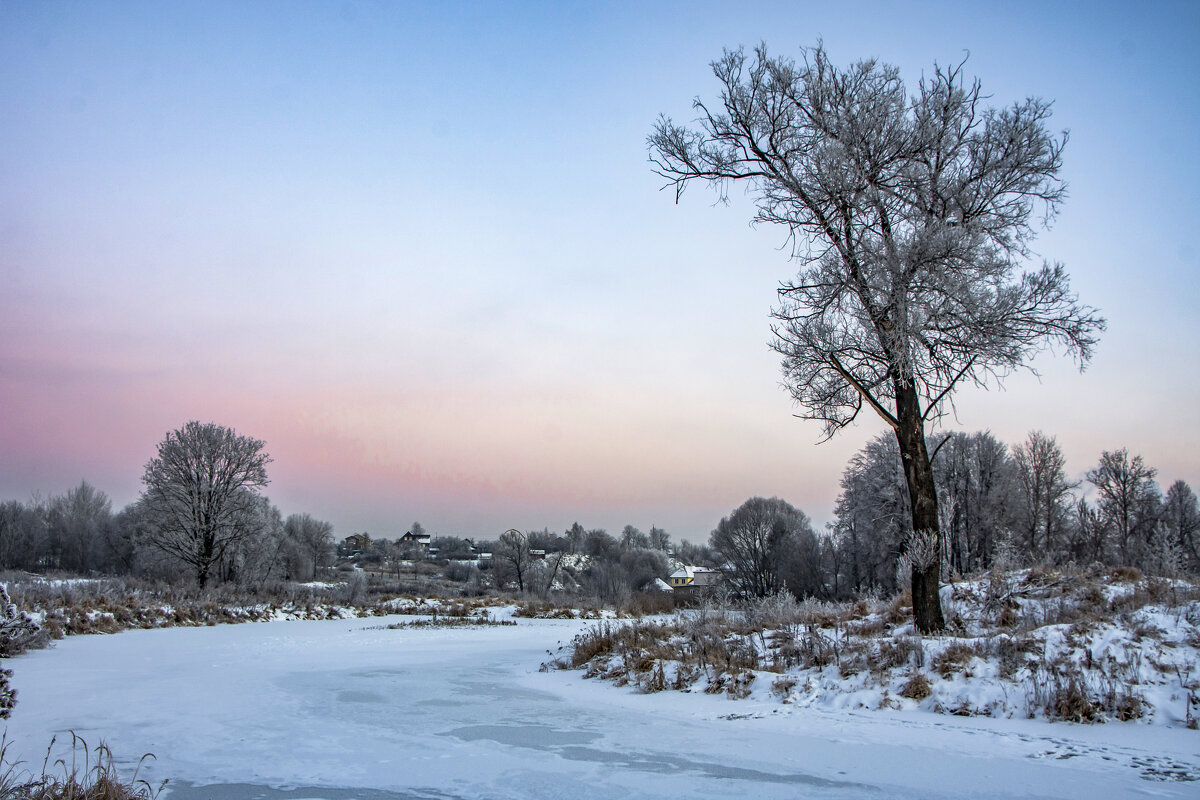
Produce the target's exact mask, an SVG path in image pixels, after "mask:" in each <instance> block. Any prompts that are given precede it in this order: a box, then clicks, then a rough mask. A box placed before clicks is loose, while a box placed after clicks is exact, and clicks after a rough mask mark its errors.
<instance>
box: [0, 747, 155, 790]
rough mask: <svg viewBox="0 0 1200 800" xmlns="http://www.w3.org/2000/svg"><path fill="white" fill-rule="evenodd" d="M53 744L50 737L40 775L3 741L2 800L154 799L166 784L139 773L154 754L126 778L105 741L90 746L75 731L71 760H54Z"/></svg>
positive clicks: (0, 764)
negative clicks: (10, 755)
mask: <svg viewBox="0 0 1200 800" xmlns="http://www.w3.org/2000/svg"><path fill="white" fill-rule="evenodd" d="M54 744H55V740H51V742H50V746H49V747H48V748H47V749H46V758H45V760H44V761H43V762H42V770H41V773H40V774H37V775H35V774H33V773H32V772H30V771H28V770H25V769H22V768H21V764H20V763H19V762H17V763H14V762H11V761H9V760H8V758H7V751H8V746H9V743H8V742H7V741H5V742H4V743H3V744H2V745H0V800H154V799H155V798H157V797H158V795H159V794H160V793H161V792H162V790H163V788H164V787H165V786H166V781H163V782H162V784H160V785H159V786H158V787H157V788H156V787H153V786H151V785H150V783H149V782H147V781H146V780H145V779H142V778H139V777H138V774H139V773H140V771H141V767H142V765H143V763H144V762H145V761H146V760H147V759H149V758H153V756H152V755H149V754H147V755H144V756H142V758H141V759H140V760H139V761H138V764H137V767H136V768H135V769H134V772H133V775H132V776H130V778H129V779H128V780H123V779H122V778H121V777H120V775H119V774H118V773H117V768H116V765H115V764H114V763H113V756H112V751H110V750H109V749H108V746H107V745H105V744H104V743H103V742H101V743H100V744H98V745H96V747H95V748H91V749H89V748H88V745H87V742H85V741H84V740H83V739H82V738H80V737H78V736H76V735H75V734H74V733H72V734H71V753H70V756H69V758H70V763H68V761H67V758H66V757H64V758H59V759H56V760H55V761H54V762H53V763H51V761H50V758H51V754H52V752H53V749H54Z"/></svg>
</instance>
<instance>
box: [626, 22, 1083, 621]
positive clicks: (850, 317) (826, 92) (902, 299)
mask: <svg viewBox="0 0 1200 800" xmlns="http://www.w3.org/2000/svg"><path fill="white" fill-rule="evenodd" d="M712 68H713V72H714V74H715V75H716V77H717V80H718V81H719V82H720V85H721V95H720V101H719V104H717V105H709V104H706V103H705V102H703V101H701V100H699V99H697V100H696V101H695V103H694V107H695V108H696V110H697V111H698V112H699V118H698V119H697V120H696V122H695V124H694V125H692V126H681V125H676V124H675V123H674V122H672V121H671V120H670V119H669V118H667V117H663V118H660V120H659V122H658V124H657V125H656V126H655V129H654V131H653V133H652V134H651V136H650V138H649V145H650V154H651V155H650V158H651V160H652V162H653V163H654V164H655V165H656V167H657V172H658V174H660V175H662V176H663V177H665V178H666V179H667V180H668V181H670V184H669V185H672V186H674V188H675V190H676V197H677V198H678V195H679V193H681V192H682V191H683V190H684V188H685V187H686V186H687V185H688V184H690V183H692V182H694V181H700V182H701V183H709V184H712V185H714V186H715V187H716V188H717V190H718V192H719V196H720V197H721V198H722V199H724V198H725V197H726V192H727V191H728V187H729V186H730V185H731V184H733V183H737V182H741V183H744V184H747V185H748V186H749V187H750V188H752V190H753V191H754V192H755V193H756V195H757V206H758V213H757V215H756V220H757V221H760V222H769V223H776V224H780V225H783V226H785V227H786V228H787V229H788V231H789V235H790V237H791V241H792V242H793V243H794V251H793V252H794V255H795V256H796V257H797V258H798V259H799V260H800V261H801V264H802V267H801V269H800V272H799V274H798V276H797V277H796V279H795V280H794V281H793V282H791V283H787V284H785V285H784V286H783V287H782V288H781V290H780V297H781V305H780V307H779V308H777V309H776V310H775V311H774V317H775V319H776V324H775V325H774V333H775V338H774V340H773V347H774V349H775V350H777V351H778V352H779V354H780V355H781V356H782V357H783V372H784V376H785V380H786V383H787V386H788V387H789V389H790V391H791V394H792V397H793V398H794V400H795V401H796V402H797V404H799V405H800V406H801V407H803V409H804V412H803V414H802V416H804V417H805V418H809V419H815V420H819V421H820V422H822V423H823V425H824V432H825V436H826V437H829V436H832V435H833V434H834V433H836V432H837V431H838V430H839V429H841V428H843V427H845V426H846V425H849V424H850V423H851V422H853V421H854V420H855V419H856V418H857V417H858V415H859V412H860V411H861V410H862V409H863V408H864V407H866V408H870V409H871V410H872V411H873V412H874V413H876V414H877V415H878V416H879V417H880V418H881V419H883V420H884V421H885V422H886V423H887V424H888V426H890V427H891V429H892V430H893V431H894V432H895V436H896V440H897V442H898V443H899V446H900V453H901V457H902V459H903V463H904V474H905V478H906V481H907V484H908V491H909V495H910V498H911V501H912V503H911V506H912V508H911V512H912V521H913V531H914V534H913V536H912V537H911V538H910V540H909V542H908V543H907V548H906V553H905V557H906V560H907V561H908V562H909V563H911V566H912V569H911V575H912V590H913V611H914V618H915V622H916V625H917V627H918V628H919V629H920V630H922V631H934V630H938V629H940V628H942V627H943V625H944V622H943V618H942V612H941V606H940V603H939V600H938V582H939V570H938V560H937V554H938V552H939V549H940V539H939V529H938V508H937V494H936V491H935V486H934V478H933V470H932V468H931V466H930V458H929V453H928V451H927V449H926V444H925V428H926V425H927V424H928V423H930V422H931V421H932V420H935V419H936V418H937V417H938V416H939V415H940V414H942V413H944V411H945V410H946V407H947V404H948V403H949V402H950V397H951V393H952V392H953V391H954V389H955V388H956V387H957V386H959V385H960V384H962V383H963V382H974V383H980V384H982V383H987V382H988V381H990V380H992V379H995V380H997V381H999V380H1001V379H1003V377H1005V376H1006V375H1007V374H1009V373H1011V372H1012V371H1013V370H1015V369H1017V368H1019V367H1021V366H1024V365H1027V364H1028V363H1029V361H1030V359H1031V357H1032V356H1033V355H1034V354H1035V353H1036V352H1038V351H1039V350H1042V349H1044V348H1045V347H1046V346H1048V345H1055V344H1057V345H1060V346H1062V347H1063V348H1065V349H1066V350H1068V351H1071V352H1072V353H1073V354H1074V355H1076V356H1077V357H1078V359H1079V360H1080V363H1081V365H1082V364H1083V363H1085V362H1086V361H1087V360H1088V358H1089V357H1090V355H1091V352H1092V347H1093V345H1094V344H1095V342H1096V339H1097V336H1098V334H1099V332H1100V331H1101V330H1102V329H1103V327H1104V323H1103V320H1102V319H1101V318H1100V317H1098V316H1097V315H1096V313H1095V311H1094V309H1091V308H1089V307H1087V306H1083V305H1080V304H1079V303H1078V302H1077V301H1076V299H1075V296H1074V295H1073V294H1072V293H1071V292H1070V289H1069V286H1068V279H1067V275H1066V272H1065V271H1064V269H1063V267H1062V266H1061V265H1059V264H1054V265H1050V264H1045V265H1043V266H1042V267H1041V268H1040V269H1035V270H1033V271H1031V272H1022V271H1020V267H1021V265H1022V264H1023V263H1024V262H1025V261H1026V259H1027V258H1028V256H1029V243H1030V241H1031V239H1032V237H1033V235H1034V227H1033V224H1032V223H1031V220H1034V213H1035V211H1039V210H1040V211H1041V212H1042V214H1043V218H1044V219H1047V220H1048V219H1049V218H1050V217H1052V216H1053V215H1054V214H1055V212H1056V210H1057V208H1058V206H1059V204H1060V202H1061V201H1062V200H1063V199H1064V197H1065V186H1064V185H1063V183H1062V182H1061V181H1060V179H1059V178H1058V172H1059V169H1060V167H1061V164H1062V161H1061V154H1062V148H1063V145H1064V144H1065V142H1066V136H1065V134H1063V135H1061V136H1056V135H1055V134H1052V133H1051V132H1050V131H1049V130H1047V127H1046V125H1047V121H1048V119H1049V117H1050V105H1049V103H1047V102H1045V101H1043V100H1040V99H1027V100H1024V101H1022V102H1019V103H1016V104H1014V105H1012V106H1010V107H1008V108H1003V109H995V108H991V107H989V106H987V105H986V104H985V103H984V99H983V96H982V95H981V92H980V85H979V83H978V81H968V80H967V78H966V77H965V75H964V74H963V71H962V65H961V64H960V65H958V66H956V67H951V68H943V67H937V66H935V68H934V70H933V72H932V74H931V75H929V76H928V77H926V78H923V79H922V80H921V81H920V82H919V83H918V84H917V87H916V89H915V91H914V92H913V93H912V94H911V96H910V94H909V93H908V92H907V91H906V88H905V85H904V83H903V82H902V81H901V79H900V75H899V72H898V71H897V69H896V68H895V67H892V66H887V65H883V64H879V63H877V62H875V61H871V60H868V61H861V62H858V63H856V64H853V65H851V66H850V67H849V68H845V69H841V68H838V67H835V66H834V65H832V64H831V63H830V61H829V58H828V56H827V54H826V52H825V50H824V48H823V47H822V46H821V45H818V46H817V47H815V48H813V49H809V50H805V51H804V57H803V59H802V61H801V62H800V63H797V62H796V61H795V60H793V59H790V58H781V57H771V56H769V55H768V53H767V50H766V48H765V46H760V47H758V48H757V49H756V50H755V52H754V54H753V56H752V57H748V56H747V55H746V54H745V53H744V52H743V51H742V50H740V49H739V50H736V51H726V52H725V54H724V55H723V56H722V57H721V58H720V59H718V60H717V61H715V62H713V64H712Z"/></svg>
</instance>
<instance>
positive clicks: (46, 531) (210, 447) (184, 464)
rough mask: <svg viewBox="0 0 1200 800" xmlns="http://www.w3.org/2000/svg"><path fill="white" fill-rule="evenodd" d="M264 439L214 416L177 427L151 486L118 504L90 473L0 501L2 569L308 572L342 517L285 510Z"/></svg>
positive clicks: (260, 576)
mask: <svg viewBox="0 0 1200 800" xmlns="http://www.w3.org/2000/svg"><path fill="white" fill-rule="evenodd" d="M263 447H264V443H263V442H262V441H260V440H257V439H252V438H250V437H245V436H239V435H238V434H237V433H236V432H235V431H233V430H232V429H229V428H225V427H222V426H220V425H214V424H212V423H208V424H201V423H199V422H189V423H187V424H186V425H184V426H183V427H182V428H180V429H178V430H175V431H171V432H170V433H168V434H167V436H166V438H165V439H164V440H163V441H162V442H161V443H160V444H159V446H158V450H157V454H156V456H155V458H153V459H151V461H150V462H149V463H148V464H147V465H146V469H145V473H144V475H143V478H142V481H143V484H144V491H143V492H142V495H141V496H140V497H139V498H138V499H137V500H136V501H135V502H133V503H131V504H130V505H128V506H126V507H125V508H123V509H121V510H120V511H118V512H114V511H113V509H112V502H111V501H110V500H109V498H108V496H107V495H106V494H105V493H104V492H102V491H99V490H98V489H96V488H95V487H93V486H92V485H91V484H89V483H87V482H86V481H85V482H82V483H80V485H79V486H77V487H75V488H74V489H71V490H70V491H68V492H66V493H65V494H63V495H55V496H53V497H50V498H49V499H45V500H42V499H34V500H32V501H30V502H28V503H21V502H19V501H15V500H13V501H7V502H4V503H0V569H24V570H32V571H39V572H41V571H46V570H62V571H65V572H72V573H77V574H98V573H102V574H109V575H129V574H135V575H146V576H152V577H164V578H171V579H176V578H180V577H184V576H186V577H189V578H192V579H194V580H195V581H196V582H197V583H199V584H200V585H201V586H204V585H205V584H207V583H209V582H211V581H213V580H222V581H230V580H237V581H242V582H247V583H252V582H262V581H267V580H275V579H293V580H308V579H311V578H313V577H315V576H316V574H317V572H318V570H320V569H321V568H323V567H327V566H329V565H331V564H332V563H333V526H332V525H330V524H329V523H328V522H324V521H321V520H318V519H314V518H313V517H312V516H310V515H308V514H293V515H291V516H289V517H287V518H286V519H285V518H284V517H283V515H282V514H281V513H280V511H279V509H278V508H276V507H275V506H273V505H272V504H271V503H270V501H269V500H268V499H267V498H266V497H265V496H263V495H262V494H261V492H260V490H261V489H262V488H263V487H265V486H266V484H267V474H266V465H267V464H268V463H270V457H269V456H267V454H266V453H265V452H264V451H263Z"/></svg>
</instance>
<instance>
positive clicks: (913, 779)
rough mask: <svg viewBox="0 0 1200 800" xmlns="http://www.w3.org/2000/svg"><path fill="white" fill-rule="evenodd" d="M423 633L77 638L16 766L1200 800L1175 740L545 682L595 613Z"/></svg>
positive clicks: (286, 791) (463, 786) (271, 789)
mask: <svg viewBox="0 0 1200 800" xmlns="http://www.w3.org/2000/svg"><path fill="white" fill-rule="evenodd" d="M409 620H412V617H382V618H380V617H377V618H371V619H347V620H328V621H282V622H271V623H266V624H258V625H220V626H215V627H210V628H171V629H163V630H144V631H127V632H124V633H120V634H116V635H110V636H75V637H70V638H68V639H66V640H63V641H60V642H58V643H56V645H55V646H54V647H53V648H52V649H49V650H43V651H37V652H32V653H28V654H26V655H23V656H21V657H19V658H16V659H12V660H10V661H9V662H8V663H7V665H8V666H10V667H11V668H12V669H13V670H14V672H15V675H14V679H13V683H14V685H15V686H16V687H17V688H18V691H19V693H20V694H19V704H18V706H17V708H16V711H15V713H14V715H13V718H12V719H11V720H9V722H8V724H7V738H8V740H9V742H10V743H11V745H10V751H9V755H10V756H13V755H18V756H19V757H20V758H22V759H23V760H25V761H26V762H27V764H32V765H34V766H38V767H40V765H41V763H42V759H43V757H44V755H45V748H46V746H47V744H48V743H49V741H50V738H51V736H53V735H55V734H59V736H60V740H61V738H62V734H63V733H64V732H66V731H71V730H73V731H74V732H75V733H77V734H79V735H81V736H83V737H84V738H85V739H86V740H87V741H88V742H89V743H90V744H93V745H94V744H95V743H96V742H97V741H98V740H100V739H101V738H102V739H104V740H105V741H106V742H107V743H108V745H109V746H110V747H111V749H112V751H113V753H114V754H115V756H116V757H117V759H118V762H119V763H120V765H121V766H122V767H123V769H122V771H123V773H124V774H128V773H129V772H130V771H131V770H132V767H133V765H134V763H135V762H136V760H137V759H138V757H139V756H141V755H142V754H143V753H148V752H149V753H154V755H155V756H156V757H157V761H155V762H153V763H151V764H150V765H149V766H148V767H146V768H143V774H148V775H149V777H150V778H151V780H152V782H156V781H158V780H161V779H163V778H170V779H171V783H170V785H169V789H168V795H166V797H169V798H171V799H172V800H190V799H192V798H216V799H217V800H250V798H293V799H294V800H300V799H301V798H304V799H305V800H315V799H317V798H328V799H329V800H345V799H346V798H370V799H371V800H399V799H400V798H443V799H446V798H471V799H475V798H535V797H536V798H576V797H584V798H588V800H601V798H660V797H663V796H679V797H710V798H715V797H746V798H795V797H805V798H841V797H853V798H858V797H926V798H938V797H945V798H951V797H953V798H963V797H997V798H999V797H1004V798H1015V797H1045V798H1066V797H1086V798H1089V799H1090V800H1095V799H1096V798H1108V797H1133V796H1138V797H1142V796H1152V797H1197V796H1200V783H1198V782H1194V781H1190V782H1189V781H1180V780H1178V779H1179V778H1180V777H1192V778H1196V777H1200V735H1198V734H1197V733H1196V732H1193V731H1188V730H1184V729H1180V728H1167V727H1164V726H1148V725H1124V724H1107V725H1097V726H1078V725H1068V724H1063V723H1058V724H1050V723H1047V722H1045V721H1031V720H1022V719H993V718H981V717H974V718H957V717H950V716H943V715H936V714H932V713H929V712H925V711H907V712H889V711H850V710H831V709H819V708H802V707H797V706H795V705H783V704H780V703H779V702H778V701H776V700H765V699H763V700H760V699H758V698H756V697H753V696H752V697H751V698H749V699H747V700H742V701H732V700H729V699H727V698H725V697H723V696H708V695H704V694H700V693H689V694H685V693H680V692H663V693H659V694H653V695H645V694H638V693H636V692H635V691H634V690H632V689H630V688H617V687H614V686H613V685H612V684H610V683H606V682H600V681H594V680H591V681H585V680H582V679H581V678H580V673H579V672H575V671H550V672H540V671H539V666H540V665H541V663H542V662H543V661H545V660H547V659H548V658H549V657H550V655H549V651H557V648H558V646H559V645H560V644H564V643H566V642H568V641H569V640H570V639H571V637H572V636H573V635H574V634H575V633H577V632H578V631H579V630H581V629H582V627H583V626H584V625H586V624H587V623H585V622H580V621H572V620H520V621H519V624H518V625H517V626H515V627H512V626H505V627H498V626H493V627H479V628H447V629H439V628H402V629H398V630H389V629H387V628H386V627H385V626H386V625H387V624H389V623H395V622H404V621H409ZM67 738H68V739H69V736H68V737H67Z"/></svg>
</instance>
